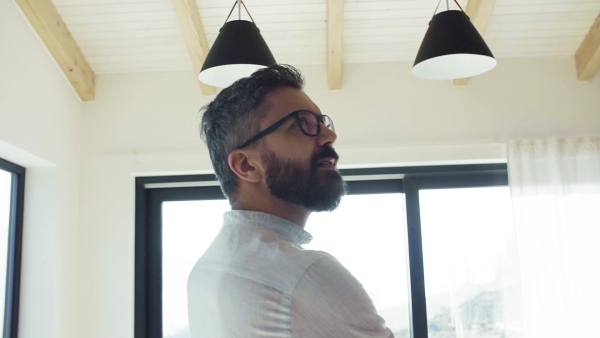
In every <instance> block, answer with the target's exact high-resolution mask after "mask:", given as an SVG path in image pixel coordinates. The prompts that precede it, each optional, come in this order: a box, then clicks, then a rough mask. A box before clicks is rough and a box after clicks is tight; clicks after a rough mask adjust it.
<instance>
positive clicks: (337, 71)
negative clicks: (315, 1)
mask: <svg viewBox="0 0 600 338" xmlns="http://www.w3.org/2000/svg"><path fill="white" fill-rule="evenodd" d="M343 23H344V0H327V84H328V87H329V89H330V90H338V89H341V88H342V60H343V54H342V53H343V51H342V34H343Z"/></svg>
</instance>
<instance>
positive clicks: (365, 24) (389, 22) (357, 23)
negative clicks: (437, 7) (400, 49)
mask: <svg viewBox="0 0 600 338" xmlns="http://www.w3.org/2000/svg"><path fill="white" fill-rule="evenodd" d="M428 22H429V21H428V19H424V18H389V19H370V20H346V21H344V30H349V29H357V30H360V29H367V28H378V29H382V30H385V29H388V28H393V29H395V28H402V27H424V29H425V30H427V26H428Z"/></svg>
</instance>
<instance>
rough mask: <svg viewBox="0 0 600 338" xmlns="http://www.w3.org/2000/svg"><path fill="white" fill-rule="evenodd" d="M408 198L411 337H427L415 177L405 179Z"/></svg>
mask: <svg viewBox="0 0 600 338" xmlns="http://www.w3.org/2000/svg"><path fill="white" fill-rule="evenodd" d="M403 183H404V194H405V200H406V228H407V237H406V238H407V242H408V243H407V248H408V266H409V269H408V270H409V279H408V280H409V292H410V297H409V314H410V321H411V324H412V325H411V337H412V338H427V335H428V333H427V305H426V297H425V277H424V276H425V274H424V268H423V242H422V238H421V215H420V209H419V188H418V186H417V185H416V184H415V182H414V181H413V179H410V178H405V179H404V182H403Z"/></svg>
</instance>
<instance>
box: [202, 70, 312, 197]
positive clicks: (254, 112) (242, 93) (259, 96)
mask: <svg viewBox="0 0 600 338" xmlns="http://www.w3.org/2000/svg"><path fill="white" fill-rule="evenodd" d="M303 85H304V79H303V76H302V74H301V73H300V71H298V70H297V69H296V68H294V67H292V66H289V65H274V66H270V67H267V68H262V69H260V70H258V71H256V72H255V73H254V74H252V75H251V76H250V77H246V78H243V79H240V80H238V81H236V82H235V83H234V84H232V85H231V86H229V87H227V88H225V89H223V90H222V91H221V92H220V93H219V95H217V97H216V98H215V99H214V100H213V101H212V102H211V103H209V104H208V105H206V106H204V107H202V108H201V109H200V112H204V114H203V116H202V123H201V125H200V136H201V137H202V139H203V140H204V142H205V143H206V145H207V146H208V151H209V154H210V159H211V161H212V166H213V169H214V170H215V174H216V175H217V178H218V180H219V183H220V184H221V190H222V191H223V194H225V196H226V197H227V198H228V199H229V203H230V204H232V203H233V202H234V201H235V198H236V193H237V187H238V183H237V178H236V175H235V174H234V173H233V171H231V169H230V168H229V164H228V160H227V159H228V157H229V153H230V152H231V151H233V150H235V147H237V146H239V145H240V144H241V143H242V142H244V141H246V140H247V139H249V138H250V137H252V136H253V135H254V134H256V133H258V132H259V130H258V129H259V121H260V119H261V118H262V117H263V115H264V113H265V111H264V109H261V108H263V101H264V98H265V95H267V94H268V93H269V92H270V91H271V90H273V89H275V88H279V87H286V86H289V87H293V88H297V89H302V87H303Z"/></svg>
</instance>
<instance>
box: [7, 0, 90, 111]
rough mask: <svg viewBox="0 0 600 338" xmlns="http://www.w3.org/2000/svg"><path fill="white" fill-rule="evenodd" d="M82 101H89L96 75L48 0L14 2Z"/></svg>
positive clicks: (19, 0) (17, 0)
mask: <svg viewBox="0 0 600 338" xmlns="http://www.w3.org/2000/svg"><path fill="white" fill-rule="evenodd" d="M15 1H16V3H17V5H18V6H19V7H20V8H21V11H22V12H23V14H25V17H26V18H27V19H28V20H29V22H30V23H31V25H32V26H33V28H34V29H35V31H36V32H37V34H38V36H39V37H40V38H41V39H42V42H43V43H44V44H45V45H46V48H48V50H49V51H50V54H52V56H53V57H54V59H55V60H56V62H57V63H58V66H59V67H60V69H61V70H62V71H63V73H64V74H65V75H66V77H67V79H68V80H69V82H71V85H72V86H73V88H74V89H75V91H76V92H77V94H78V95H79V97H80V98H81V100H82V101H91V100H93V99H94V97H95V92H96V76H95V74H94V71H93V70H92V68H91V67H90V65H89V64H88V62H87V60H86V59H85V56H83V53H82V52H81V50H80V49H79V46H78V45H77V42H75V39H73V36H72V35H71V33H70V32H69V30H68V29H67V26H66V25H65V23H64V22H63V20H62V18H61V16H60V14H59V13H58V11H57V10H56V7H54V4H53V3H52V1H51V0H15Z"/></svg>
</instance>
